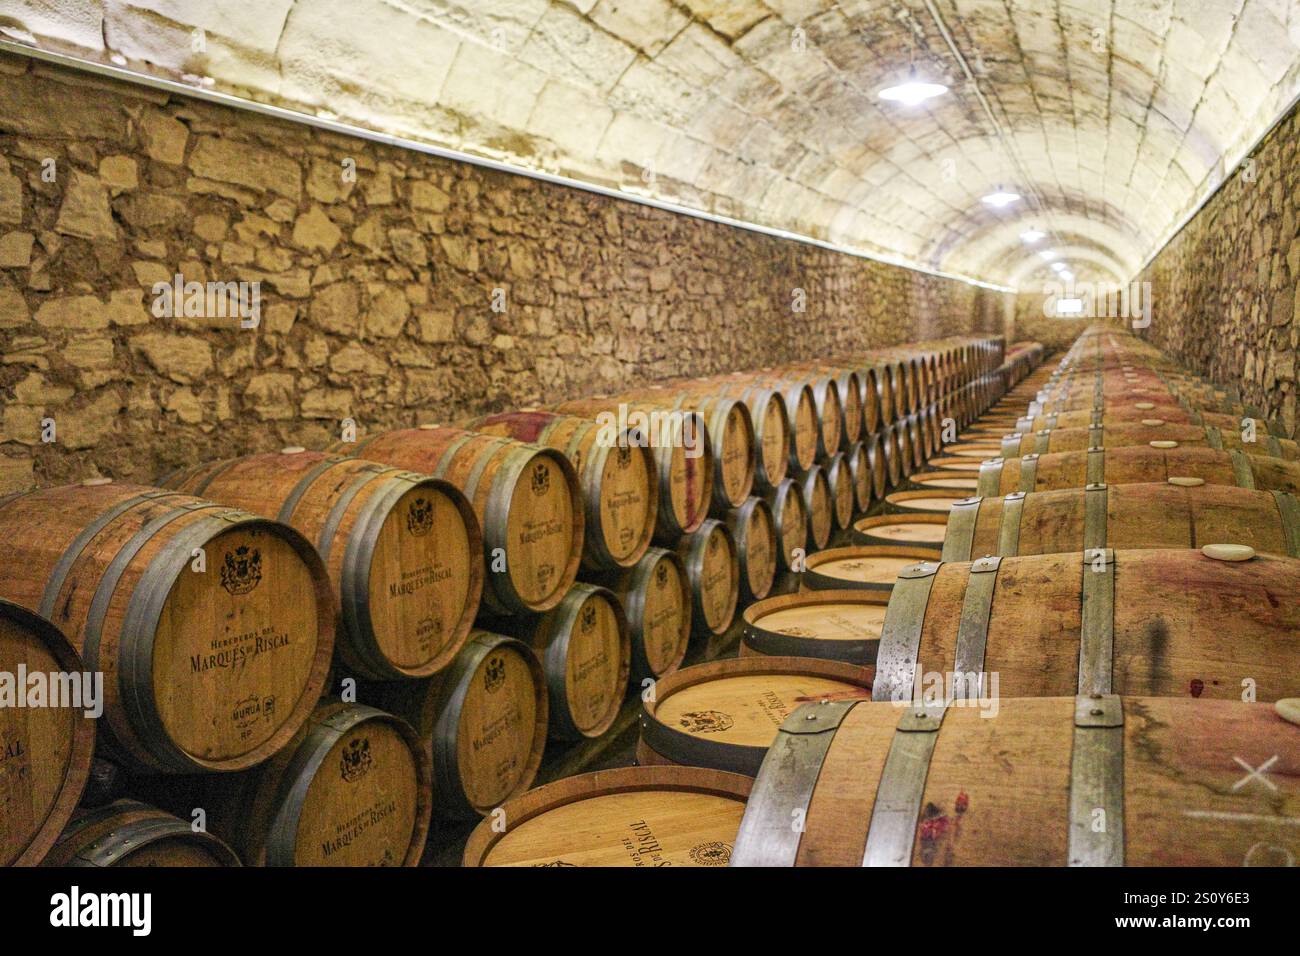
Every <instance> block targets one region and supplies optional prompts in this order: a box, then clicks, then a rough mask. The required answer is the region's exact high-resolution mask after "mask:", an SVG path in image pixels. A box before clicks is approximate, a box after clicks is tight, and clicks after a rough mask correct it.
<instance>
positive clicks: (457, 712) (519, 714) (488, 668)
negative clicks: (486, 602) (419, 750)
mask: <svg viewBox="0 0 1300 956" xmlns="http://www.w3.org/2000/svg"><path fill="white" fill-rule="evenodd" d="M367 692H368V693H373V695H374V696H375V699H376V702H377V703H378V704H379V706H381V707H383V708H384V709H385V710H388V711H391V712H393V713H394V714H397V715H398V716H400V717H403V718H405V719H406V720H407V721H408V722H409V723H410V724H411V726H413V727H414V728H415V729H416V732H417V733H418V734H419V735H420V739H421V741H422V746H423V747H425V748H426V749H427V750H428V751H429V753H430V754H431V756H432V765H433V804H434V807H435V809H436V812H437V813H438V815H439V816H440V817H451V818H456V819H473V818H475V817H479V816H482V815H483V814H485V813H489V812H490V811H492V810H493V809H495V808H496V807H499V806H500V805H501V804H502V803H503V802H505V801H506V800H509V799H510V798H511V797H514V796H516V795H518V794H520V793H523V792H524V791H525V790H527V789H528V788H529V787H530V786H532V783H533V780H534V778H536V776H537V768H538V767H539V766H540V765H541V762H542V750H543V748H544V747H545V745H546V736H547V734H546V729H547V721H548V716H549V714H548V708H549V697H548V693H547V687H546V676H545V675H544V674H543V673H542V665H541V663H540V662H539V661H538V659H537V655H536V654H535V653H534V652H533V650H532V648H530V647H529V646H528V645H527V644H525V643H523V642H522V641H519V640H517V639H515V638H513V637H508V636H506V635H502V634H492V633H489V632H487V631H482V630H475V631H474V632H473V633H472V634H471V635H470V639H469V641H468V642H467V643H466V645H465V647H464V648H463V649H462V650H461V652H460V654H459V655H457V657H456V660H455V661H454V662H453V663H452V666H451V667H449V668H448V669H447V670H445V671H442V672H441V673H439V674H435V675H434V676H433V677H431V678H429V679H427V680H421V681H402V682H400V683H388V684H381V685H375V687H373V688H367Z"/></svg>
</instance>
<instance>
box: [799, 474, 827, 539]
mask: <svg viewBox="0 0 1300 956" xmlns="http://www.w3.org/2000/svg"><path fill="white" fill-rule="evenodd" d="M799 490H800V492H802V494H803V500H804V506H805V507H806V508H807V509H808V540H807V542H806V544H805V547H806V548H807V549H808V550H809V551H810V552H811V551H820V550H821V549H822V548H824V547H826V546H827V545H828V544H830V540H831V534H832V533H833V532H834V531H835V497H834V492H833V491H832V489H831V482H830V479H829V478H828V477H827V476H826V469H825V468H823V467H822V466H821V465H813V466H812V467H811V468H809V469H808V472H807V474H805V475H804V476H803V479H802V481H801V482H800V487H799Z"/></svg>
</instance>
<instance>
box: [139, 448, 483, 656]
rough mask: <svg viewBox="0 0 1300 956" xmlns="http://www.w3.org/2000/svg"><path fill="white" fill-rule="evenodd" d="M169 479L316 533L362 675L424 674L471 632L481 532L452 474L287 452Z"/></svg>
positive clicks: (341, 633) (344, 638) (479, 583)
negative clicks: (445, 477)
mask: <svg viewBox="0 0 1300 956" xmlns="http://www.w3.org/2000/svg"><path fill="white" fill-rule="evenodd" d="M163 483H164V484H165V485H166V486H167V487H170V488H174V489H176V490H177V491H181V492H184V493H186V494H192V495H197V496H201V497H205V498H210V499H212V500H214V501H220V502H221V503H222V504H227V505H232V506H233V507H236V508H242V509H244V510H245V511H251V512H253V513H254V514H260V515H264V516H266V517H268V518H275V519H276V520H278V521H282V522H284V523H285V524H288V525H292V526H293V527H294V528H297V529H298V530H299V531H301V532H302V533H303V535H305V536H306V537H307V538H308V539H310V540H311V541H313V542H314V543H315V545H316V548H317V550H318V551H319V552H320V555H321V558H322V560H324V562H325V567H326V568H327V569H328V570H329V573H330V580H331V581H332V582H333V583H334V593H335V596H336V598H337V601H338V607H339V608H340V610H341V616H340V618H339V625H340V626H339V629H338V637H339V639H338V642H337V644H336V647H337V649H338V652H339V657H340V658H341V660H342V661H343V662H344V664H346V665H347V667H348V668H349V669H350V670H352V671H353V672H354V673H356V674H358V675H360V676H363V677H369V678H373V679H375V680H395V679H399V678H403V677H427V676H428V675H430V674H432V673H434V672H435V671H438V670H441V669H442V668H444V667H446V666H447V665H448V664H449V663H451V660H452V658H454V657H455V656H456V653H457V652H458V651H459V650H460V648H461V647H462V646H463V645H464V643H465V639H466V638H467V637H468V636H469V630H470V627H471V626H472V625H473V623H474V615H475V614H476V613H477V612H478V605H479V599H480V597H481V596H482V593H483V562H482V560H481V558H480V555H481V554H482V549H483V536H482V533H481V532H480V531H479V524H478V518H476V517H475V515H474V509H473V508H472V507H471V506H470V503H469V501H468V500H467V499H466V498H465V496H464V495H463V494H461V493H460V491H459V490H458V489H457V488H455V487H453V486H452V485H450V484H448V483H447V482H445V481H441V480H439V479H437V478H429V477H427V476H424V475H417V474H413V473H411V472H405V471H401V470H399V469H397V468H391V467H389V466H386V465H377V464H374V463H373V462H368V461H365V460H362V459H359V458H348V457H339V456H331V455H327V454H325V453H324V452H311V451H305V450H303V449H302V448H286V449H284V450H283V451H281V452H279V453H276V454H265V455H250V456H249V457H247V458H233V459H228V460H226V461H217V462H211V463H208V464H205V465H201V466H199V467H197V468H191V469H188V470H186V471H182V472H178V473H175V474H173V475H170V476H169V477H168V478H166V479H163Z"/></svg>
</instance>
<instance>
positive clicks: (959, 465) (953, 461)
mask: <svg viewBox="0 0 1300 956" xmlns="http://www.w3.org/2000/svg"><path fill="white" fill-rule="evenodd" d="M929 465H930V467H931V468H934V469H936V470H938V471H946V472H949V473H952V474H968V475H969V474H975V475H978V474H979V470H980V460H979V459H978V458H962V457H960V456H958V455H953V456H951V457H947V456H944V457H939V458H931V459H930V462H929Z"/></svg>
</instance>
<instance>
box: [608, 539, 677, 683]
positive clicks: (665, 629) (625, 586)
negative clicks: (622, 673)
mask: <svg viewBox="0 0 1300 956" xmlns="http://www.w3.org/2000/svg"><path fill="white" fill-rule="evenodd" d="M594 580H595V581H596V582H597V583H599V584H602V585H604V586H605V587H607V588H609V589H610V590H611V591H612V592H613V593H614V595H615V596H616V597H617V598H618V600H619V602H620V603H621V604H622V605H623V612H624V614H626V615H627V622H628V632H629V635H630V636H631V639H632V678H633V680H634V681H635V682H636V683H637V684H638V685H639V684H640V683H641V682H642V681H643V680H645V679H646V678H655V677H662V676H663V675H665V674H671V673H672V672H673V671H675V670H677V668H679V667H681V664H682V660H683V659H684V658H685V657H686V649H687V645H688V644H689V642H690V639H691V601H692V598H691V582H690V580H689V579H688V578H687V576H686V565H685V564H684V563H683V562H682V559H681V558H680V557H679V556H678V554H677V552H676V551H668V550H666V549H664V548H650V549H648V550H647V551H646V553H645V555H644V556H643V557H642V558H641V560H640V561H639V562H637V565H636V567H634V568H628V569H627V570H625V571H619V572H614V573H606V574H604V575H600V576H598V577H596V578H595V579H594Z"/></svg>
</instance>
